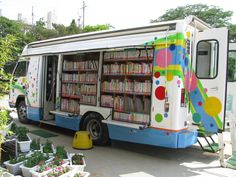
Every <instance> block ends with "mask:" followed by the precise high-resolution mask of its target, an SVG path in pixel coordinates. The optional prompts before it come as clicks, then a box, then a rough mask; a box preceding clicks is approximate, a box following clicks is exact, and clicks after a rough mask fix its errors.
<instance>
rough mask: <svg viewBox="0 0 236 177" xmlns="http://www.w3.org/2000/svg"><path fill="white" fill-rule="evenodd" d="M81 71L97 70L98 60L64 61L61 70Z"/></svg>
mask: <svg viewBox="0 0 236 177" xmlns="http://www.w3.org/2000/svg"><path fill="white" fill-rule="evenodd" d="M77 69H78V70H80V69H81V70H83V69H91V70H97V69H98V60H87V61H70V60H64V62H63V70H77Z"/></svg>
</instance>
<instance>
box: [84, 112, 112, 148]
mask: <svg viewBox="0 0 236 177" xmlns="http://www.w3.org/2000/svg"><path fill="white" fill-rule="evenodd" d="M82 130H85V131H88V132H89V133H90V135H91V137H92V139H93V144H95V145H106V144H108V142H109V136H108V129H107V125H106V124H104V123H102V117H101V116H100V115H98V114H93V113H91V114H89V115H87V116H86V117H85V120H84V122H83V126H82Z"/></svg>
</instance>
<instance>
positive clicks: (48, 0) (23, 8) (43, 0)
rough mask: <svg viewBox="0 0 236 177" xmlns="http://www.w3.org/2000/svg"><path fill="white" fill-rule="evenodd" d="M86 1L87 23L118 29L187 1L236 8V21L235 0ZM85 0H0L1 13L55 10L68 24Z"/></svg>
mask: <svg viewBox="0 0 236 177" xmlns="http://www.w3.org/2000/svg"><path fill="white" fill-rule="evenodd" d="M84 1H85V4H86V8H85V15H84V19H85V20H84V23H85V25H97V24H110V25H111V26H112V27H114V28H115V29H121V28H128V27H136V26H143V25H147V24H149V23H150V20H151V19H157V18H158V17H159V16H161V15H163V14H164V13H165V11H166V10H167V9H170V8H176V7H178V6H185V5H187V4H197V3H203V4H207V5H215V6H218V7H221V8H223V9H224V10H231V11H233V12H234V16H233V18H232V21H231V22H232V23H235V24H236V8H235V5H234V4H235V3H234V1H235V0H234V1H233V0H224V1H223V0H191V1H190V0H84ZM82 6H83V0H66V1H65V0H0V9H2V15H3V16H5V17H7V18H10V19H14V20H16V19H17V14H18V13H21V14H22V16H23V18H26V19H27V21H28V23H31V22H32V7H33V9H34V10H33V12H34V22H35V21H37V20H38V19H39V18H42V17H43V19H44V20H46V19H47V13H48V12H49V11H52V12H54V14H55V17H56V18H54V19H55V21H54V22H56V23H60V24H64V25H69V24H70V22H71V20H72V19H76V20H77V19H78V18H79V16H82Z"/></svg>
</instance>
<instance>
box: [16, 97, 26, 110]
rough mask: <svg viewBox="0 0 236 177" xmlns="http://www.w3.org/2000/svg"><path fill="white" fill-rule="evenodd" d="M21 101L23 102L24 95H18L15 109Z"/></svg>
mask: <svg viewBox="0 0 236 177" xmlns="http://www.w3.org/2000/svg"><path fill="white" fill-rule="evenodd" d="M21 101H25V95H19V96H18V97H17V99H16V105H15V107H16V108H17V106H18V104H19V103H20V102H21Z"/></svg>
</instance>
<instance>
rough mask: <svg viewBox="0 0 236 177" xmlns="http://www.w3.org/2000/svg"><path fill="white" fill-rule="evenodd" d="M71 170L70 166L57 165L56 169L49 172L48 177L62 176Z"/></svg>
mask: <svg viewBox="0 0 236 177" xmlns="http://www.w3.org/2000/svg"><path fill="white" fill-rule="evenodd" d="M70 170H71V168H70V167H67V166H66V167H60V166H59V167H57V168H56V169H55V170H53V171H52V172H50V173H48V174H47V176H48V177H58V176H61V175H63V174H65V173H67V172H69V171H70Z"/></svg>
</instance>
